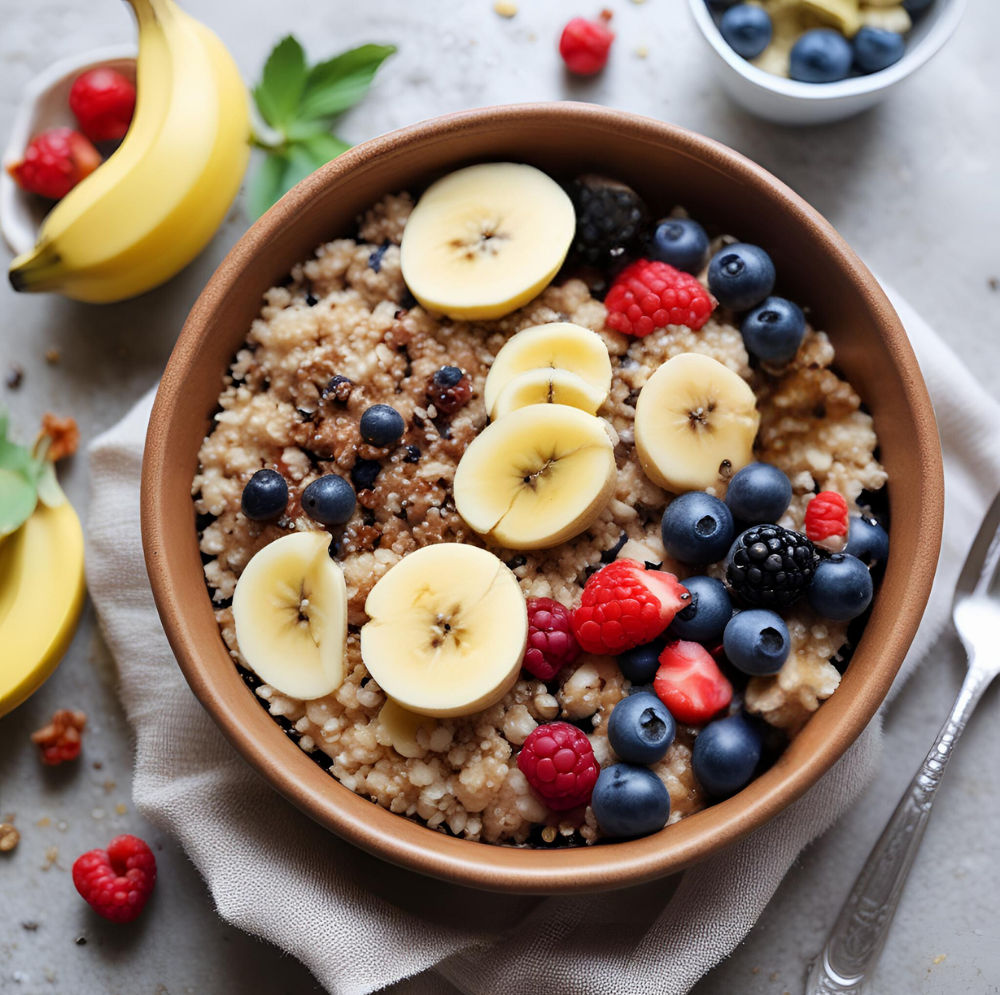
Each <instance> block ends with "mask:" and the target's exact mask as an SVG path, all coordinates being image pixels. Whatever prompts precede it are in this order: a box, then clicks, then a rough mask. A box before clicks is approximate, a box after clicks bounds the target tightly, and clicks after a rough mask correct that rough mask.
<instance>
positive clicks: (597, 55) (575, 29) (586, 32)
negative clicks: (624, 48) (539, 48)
mask: <svg viewBox="0 0 1000 995" xmlns="http://www.w3.org/2000/svg"><path fill="white" fill-rule="evenodd" d="M610 20H611V11H610V10H602V11H601V14H600V17H599V18H598V19H597V20H596V21H588V20H587V19H586V18H585V17H574V18H573V20H572V21H570V22H569V24H567V25H566V27H565V28H563V33H562V37H561V38H560V39H559V54H560V55H561V56H562V57H563V62H565V63H566V68H567V69H568V70H569V71H570V72H571V73H575V74H576V75H577V76H594V75H595V74H597V73H599V72H600V71H601V70H602V69H603V68H604V66H605V65H606V64H607V61H608V52H609V51H610V49H611V43H612V42H613V41H614V39H615V36H614V32H612V31H610V30H609V29H608V21H610Z"/></svg>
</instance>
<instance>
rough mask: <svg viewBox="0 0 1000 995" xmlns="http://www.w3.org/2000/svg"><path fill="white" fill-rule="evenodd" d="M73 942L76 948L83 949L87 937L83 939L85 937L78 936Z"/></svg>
mask: <svg viewBox="0 0 1000 995" xmlns="http://www.w3.org/2000/svg"><path fill="white" fill-rule="evenodd" d="M73 942H74V943H75V944H76V945H77V946H78V947H85V946H86V945H87V937H85V936H78V937H77V938H76V939H75V940H74V941H73Z"/></svg>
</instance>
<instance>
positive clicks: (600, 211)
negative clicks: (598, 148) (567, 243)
mask: <svg viewBox="0 0 1000 995" xmlns="http://www.w3.org/2000/svg"><path fill="white" fill-rule="evenodd" d="M570 198H571V199H572V201H573V207H574V208H575V209H576V236H575V238H574V240H573V252H574V254H575V255H576V257H577V259H578V260H579V261H581V262H584V263H589V264H590V265H591V266H599V265H603V264H607V263H609V262H611V261H613V260H615V259H617V258H618V257H620V256H622V255H623V254H624V253H625V251H626V249H628V248H629V246H631V245H632V244H633V243H634V242H635V241H636V240H637V239H638V237H639V234H640V233H641V231H642V228H643V226H644V225H645V223H646V219H647V217H648V214H647V211H646V205H645V204H644V203H643V202H642V199H641V198H640V197H639V195H638V194H637V193H636V192H635V191H634V190H633V189H632V188H631V187H628V186H626V185H625V184H624V183H619V182H618V181H617V180H611V179H608V178H607V177H606V176H597V175H595V174H593V173H588V174H585V175H583V176H580V177H578V178H577V179H576V180H574V181H573V184H572V186H571V188H570Z"/></svg>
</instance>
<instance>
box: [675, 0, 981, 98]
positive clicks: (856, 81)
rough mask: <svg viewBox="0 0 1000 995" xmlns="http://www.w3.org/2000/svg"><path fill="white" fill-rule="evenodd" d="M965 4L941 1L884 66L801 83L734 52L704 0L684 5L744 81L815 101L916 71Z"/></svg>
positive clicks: (874, 89)
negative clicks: (933, 16) (932, 17)
mask: <svg viewBox="0 0 1000 995" xmlns="http://www.w3.org/2000/svg"><path fill="white" fill-rule="evenodd" d="M937 2H939V3H941V2H945V0H937ZM966 4H967V0H950V2H945V9H944V10H943V11H942V13H941V14H940V15H939V16H938V18H937V20H936V21H935V22H934V24H932V25H931V27H930V30H928V32H927V34H925V35H924V36H923V38H921V39H920V40H919V41H918V42H917V43H916V44H915V45H914V46H913V47H912V48H908V49H907V50H906V52H904V53H903V57H902V58H901V59H900V60H899V62H897V63H895V64H894V65H891V66H889V67H888V68H887V69H882V70H879V71H878V72H874V73H868V74H866V75H864V76H852V77H850V78H848V79H842V80H838V81H837V82H835V83H803V82H801V81H800V80H794V79H786V78H785V77H784V76H775V75H774V73H769V72H765V71H764V70H763V69H758V68H757V66H755V65H753V64H752V63H751V62H749V61H748V60H747V59H744V58H743V57H742V56H741V55H737V54H736V52H735V51H734V50H733V49H732V47H731V46H730V45H729V43H728V42H727V41H726V40H725V38H723V37H722V33H721V32H720V31H719V27H718V25H717V24H716V23H715V20H714V19H713V17H712V14H711V12H710V11H709V9H708V4H707V2H706V0H688V7H689V8H690V10H691V13H692V15H693V17H694V20H695V23H696V24H697V25H698V29H699V30H700V31H701V33H702V34H703V35H704V36H705V39H706V40H707V41H708V43H709V44H710V45H711V46H712V48H713V49H715V52H716V54H717V55H718V56H719V58H720V59H722V60H723V62H725V63H726V64H727V65H728V66H729V67H730V68H731V69H732V70H733V71H734V72H736V73H738V74H739V75H740V76H742V77H743V79H745V80H746V81H747V82H748V83H750V84H751V85H752V86H755V87H757V88H758V89H761V90H768V91H769V92H771V93H776V94H779V95H781V96H783V97H789V98H791V99H793V100H808V101H818V102H823V101H832V100H839V99H842V98H848V97H858V96H862V95H864V94H870V93H878V92H879V91H881V90H886V89H888V88H889V87H891V86H892V85H893V84H895V83H898V82H899V81H900V80H903V79H906V77H907V76H909V75H911V74H912V73H914V72H916V71H917V70H918V69H919V68H920V67H921V66H923V65H924V64H925V63H926V62H928V61H929V60H930V59H932V58H933V57H934V56H935V55H936V54H937V53H938V52H939V51H940V50H941V48H942V47H943V46H944V44H945V42H946V41H947V40H948V39H949V38H950V37H951V36H952V35H953V34H954V32H955V29H956V28H957V27H958V23H959V21H960V20H961V19H962V15H963V14H964V12H965V7H966Z"/></svg>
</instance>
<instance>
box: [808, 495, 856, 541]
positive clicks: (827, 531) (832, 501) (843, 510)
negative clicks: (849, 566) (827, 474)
mask: <svg viewBox="0 0 1000 995" xmlns="http://www.w3.org/2000/svg"><path fill="white" fill-rule="evenodd" d="M847 527H848V520H847V502H846V501H845V500H844V498H843V497H842V496H841V495H840V494H838V493H837V492H836V491H820V492H819V494H817V495H816V496H815V497H814V498H812V499H811V500H810V502H809V504H807V505H806V514H805V533H806V536H807V537H808V538H809V539H810V540H811V541H812V542H813V543H815V544H816V545H817V546H822V547H823V549H826V550H829V551H830V552H831V553H840V552H842V551H843V549H844V547H845V546H846V545H847Z"/></svg>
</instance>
